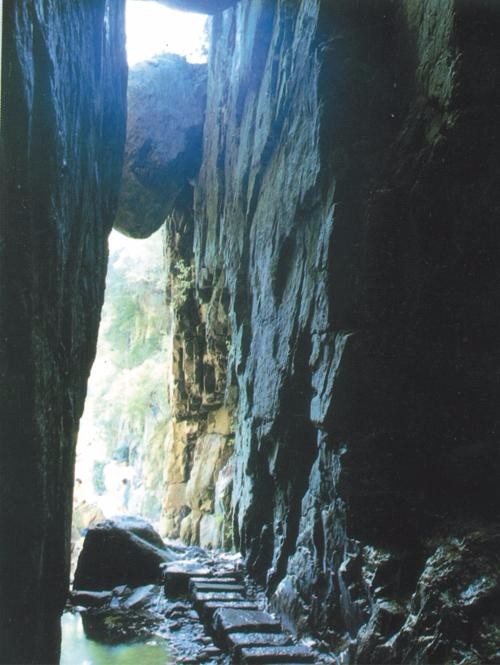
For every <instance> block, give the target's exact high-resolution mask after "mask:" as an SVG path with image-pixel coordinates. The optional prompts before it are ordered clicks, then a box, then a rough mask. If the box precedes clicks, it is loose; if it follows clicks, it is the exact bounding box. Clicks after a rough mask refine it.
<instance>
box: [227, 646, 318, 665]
mask: <svg viewBox="0 0 500 665" xmlns="http://www.w3.org/2000/svg"><path fill="white" fill-rule="evenodd" d="M235 657H236V658H237V660H233V662H234V663H245V665H254V664H255V665H257V664H259V665H271V664H273V665H274V664H275V663H314V662H315V657H314V654H313V652H312V651H311V650H310V649H308V648H307V647H306V646H303V645H291V646H254V647H243V648H241V649H238V651H237V653H236V654H235Z"/></svg>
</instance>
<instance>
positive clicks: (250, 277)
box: [194, 0, 500, 662]
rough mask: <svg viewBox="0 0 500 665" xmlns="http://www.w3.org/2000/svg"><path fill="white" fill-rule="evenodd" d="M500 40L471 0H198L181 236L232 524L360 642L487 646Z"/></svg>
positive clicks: (335, 627)
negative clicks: (195, 128)
mask: <svg viewBox="0 0 500 665" xmlns="http://www.w3.org/2000/svg"><path fill="white" fill-rule="evenodd" d="M499 44H500V11H498V9H497V8H496V7H495V4H494V3H489V2H481V1H478V2H472V1H471V2H467V1H465V0H446V1H443V2H433V1H428V0H417V1H414V0H411V1H410V0H408V1H407V2H406V1H403V0H401V1H399V2H392V1H390V0H387V1H383V0H381V1H380V2H350V1H347V0H346V1H345V2H344V1H343V0H336V1H335V2H333V1H326V0H302V1H301V2H287V1H285V0H280V1H278V2H267V1H266V0H253V1H252V2H250V1H248V0H243V1H242V2H240V3H238V5H237V7H236V8H235V9H229V10H227V11H226V12H224V14H223V15H221V16H216V17H215V18H214V26H213V47H212V52H211V55H210V63H209V83H208V105H207V113H206V121H205V134H204V154H203V163H202V168H201V172H200V176H199V180H198V184H197V187H196V190H195V236H194V248H195V259H196V275H197V286H198V289H199V293H200V298H201V295H203V297H204V298H205V299H207V297H208V299H209V298H210V295H211V294H212V297H213V298H218V297H219V296H220V289H221V288H222V286H223V287H224V288H225V289H227V292H228V294H229V301H230V305H229V318H230V323H231V339H232V349H231V353H230V356H229V366H228V380H229V384H230V386H232V389H233V392H234V390H237V392H238V395H239V398H238V406H237V409H236V411H237V419H236V444H235V445H236V450H235V458H234V460H235V487H234V492H233V506H234V520H235V522H234V523H235V538H236V542H237V545H238V546H239V547H240V548H241V549H242V551H243V552H244V553H245V555H246V557H247V561H248V564H249V566H250V569H251V570H252V571H253V572H254V574H255V575H256V576H257V577H258V578H259V579H260V580H261V581H263V582H265V583H266V585H267V588H268V592H269V595H270V596H271V598H272V602H273V603H274V604H275V606H276V607H277V608H278V609H279V610H280V611H282V612H283V613H284V614H285V616H287V617H288V618H289V621H290V623H291V624H293V625H295V626H297V627H298V629H299V630H300V631H310V630H312V631H315V632H318V633H319V634H321V635H322V637H323V638H324V639H325V641H327V642H328V643H329V644H333V645H337V646H340V647H342V645H344V646H346V645H348V644H349V640H353V641H352V643H351V645H350V646H349V654H350V655H349V658H350V659H351V660H353V661H357V662H417V661H418V662H444V661H447V660H450V661H453V662H456V661H458V660H460V659H461V658H462V657H465V658H466V659H467V658H468V659H470V660H467V662H492V661H493V660H494V658H495V650H496V649H497V648H498V645H496V644H495V639H494V637H492V636H494V634H495V631H496V630H498V623H497V620H498V618H495V617H494V616H493V617H492V616H491V612H492V608H493V606H494V602H495V598H497V597H498V594H499V592H500V580H499V577H498V564H499V560H498V557H499V554H498V547H497V545H498V531H497V530H496V526H495V522H496V519H497V516H496V510H497V507H498V499H499V496H498V487H497V479H498V472H499V454H498V431H499V425H500V421H499V412H498V407H497V405H498V402H499V397H500V394H499V393H500V390H499V389H500V384H499V380H498V350H499V342H498V339H499V333H500V314H499V312H500V308H499V305H500V302H499V300H500V289H499V288H498V287H499V279H500V270H499V267H498V260H497V257H498V252H499V249H500V237H499V233H500V231H499V229H500V226H499V224H498V221H499V220H498V213H499V204H500V200H499V193H498V192H499V190H498V178H499V175H500V173H499V171H500V168H499V160H498V156H499V155H498V153H499V149H500V128H499V123H498V109H499V102H500V98H499V90H500V87H499V82H500V81H499V78H500V51H499ZM495 571H496V572H495ZM440 613H441V618H439V617H440Z"/></svg>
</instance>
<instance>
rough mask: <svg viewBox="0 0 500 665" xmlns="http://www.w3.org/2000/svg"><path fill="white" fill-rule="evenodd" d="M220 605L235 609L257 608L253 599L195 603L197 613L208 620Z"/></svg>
mask: <svg viewBox="0 0 500 665" xmlns="http://www.w3.org/2000/svg"><path fill="white" fill-rule="evenodd" d="M221 607H229V608H231V609H235V610H258V609H259V608H258V606H257V603H255V602H254V601H253V600H218V601H209V602H205V603H199V604H197V605H196V609H197V610H198V613H199V615H200V616H201V617H202V619H203V620H204V621H209V620H210V618H211V617H212V614H213V613H214V612H215V611H216V610H218V609H220V608H221Z"/></svg>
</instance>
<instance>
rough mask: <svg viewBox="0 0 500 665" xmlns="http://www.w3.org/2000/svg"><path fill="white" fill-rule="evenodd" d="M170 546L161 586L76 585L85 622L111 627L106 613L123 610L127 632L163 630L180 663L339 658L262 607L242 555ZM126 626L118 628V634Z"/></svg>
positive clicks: (75, 597)
mask: <svg viewBox="0 0 500 665" xmlns="http://www.w3.org/2000/svg"><path fill="white" fill-rule="evenodd" d="M172 549H174V550H175V551H176V553H177V554H178V557H179V558H178V559H177V560H175V561H171V562H169V563H166V564H163V571H162V572H163V580H164V584H163V588H162V587H160V586H158V585H148V586H147V587H140V588H139V589H135V590H132V589H128V588H126V587H125V588H119V589H115V590H113V592H106V594H107V598H105V595H106V594H103V593H99V592H74V593H73V597H72V602H73V605H79V606H81V607H80V611H82V619H83V622H84V625H85V624H86V623H87V625H89V626H90V627H91V629H93V630H94V632H95V631H96V628H95V627H96V625H97V626H105V627H106V630H107V631H108V632H109V627H110V626H112V627H113V628H116V626H120V623H119V622H117V621H116V619H113V620H110V616H112V617H116V616H117V615H118V616H119V615H120V613H121V614H122V616H127V617H128V620H129V622H130V625H129V632H132V633H134V634H141V633H142V634H144V632H146V633H149V634H150V635H151V636H156V637H161V638H165V639H166V640H167V641H168V644H169V649H170V653H171V662H175V663H183V664H184V665H205V664H206V665H209V664H214V665H215V664H217V663H219V664H224V665H229V664H231V663H234V664H237V663H241V664H242V665H244V664H248V665H250V664H252V663H255V664H257V663H259V664H262V665H271V664H274V663H276V664H278V663H298V664H300V663H336V659H335V658H334V657H333V656H331V655H327V654H320V653H319V652H318V651H317V650H315V649H313V648H312V646H311V645H309V644H305V643H304V642H301V641H298V640H296V639H294V637H293V636H292V635H291V634H290V633H288V632H286V630H284V629H283V627H282V625H281V623H280V621H279V620H278V618H276V617H275V616H274V615H273V614H271V613H270V612H268V611H267V610H266V598H265V596H264V594H263V593H262V592H259V591H258V590H257V589H256V587H255V586H254V585H253V583H252V582H251V581H250V580H249V578H248V577H247V576H245V571H244V568H243V565H242V562H241V558H240V556H239V555H234V554H227V553H213V552H209V551H206V550H202V549H201V548H196V547H186V546H179V545H178V544H175V546H173V544H172ZM91 605H93V607H90V606H91ZM110 613H111V614H110ZM86 631H87V628H86ZM125 632H126V631H125V630H124V629H123V628H122V637H126V636H125ZM117 637H119V635H118V636H117ZM108 639H109V635H108Z"/></svg>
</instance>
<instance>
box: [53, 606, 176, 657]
mask: <svg viewBox="0 0 500 665" xmlns="http://www.w3.org/2000/svg"><path fill="white" fill-rule="evenodd" d="M61 630H62V644H61V664H60V665H138V664H140V665H166V664H167V663H172V662H173V661H172V659H171V658H170V656H169V654H168V649H167V643H166V642H165V641H164V640H162V639H161V638H149V639H148V640H147V641H145V642H128V643H125V644H117V645H109V644H101V643H100V642H96V641H95V640H91V639H89V638H88V637H87V636H86V635H85V631H84V629H83V624H82V619H81V616H80V614H78V613H75V614H73V613H71V612H65V613H64V614H63V616H62V619H61Z"/></svg>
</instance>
